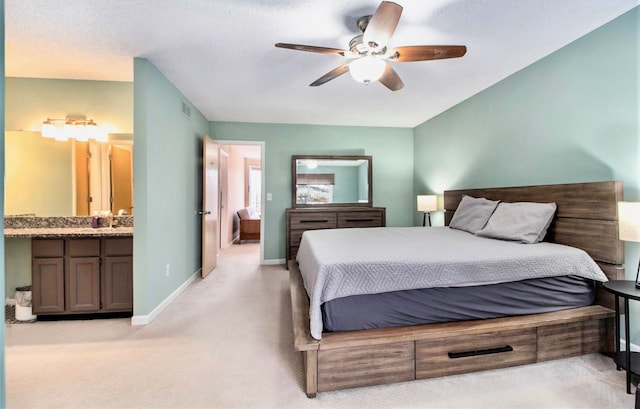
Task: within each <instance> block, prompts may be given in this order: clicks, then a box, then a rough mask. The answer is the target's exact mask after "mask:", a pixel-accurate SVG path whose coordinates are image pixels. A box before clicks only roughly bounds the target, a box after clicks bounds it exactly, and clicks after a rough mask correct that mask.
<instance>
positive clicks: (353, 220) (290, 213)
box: [286, 206, 386, 263]
mask: <svg viewBox="0 0 640 409" xmlns="http://www.w3.org/2000/svg"><path fill="white" fill-rule="evenodd" d="M286 219H287V220H286V223H287V227H286V229H287V230H286V236H287V243H286V245H287V263H288V262H289V260H295V259H296V254H298V247H299V246H300V240H301V239H302V233H304V232H305V231H306V230H317V229H343V228H349V227H384V226H385V225H386V213H385V208H384V207H355V206H354V207H348V206H345V207H325V208H318V207H314V208H295V209H294V208H291V209H287V211H286Z"/></svg>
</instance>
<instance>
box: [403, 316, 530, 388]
mask: <svg viewBox="0 0 640 409" xmlns="http://www.w3.org/2000/svg"><path fill="white" fill-rule="evenodd" d="M536 353H537V351H536V330H535V329H534V328H531V329H524V330H514V331H503V332H493V333H487V334H479V335H469V336H462V337H455V338H442V339H434V340H426V341H416V379H424V378H434V377H438V376H444V375H455V374H461V373H467V372H474V371H480V370H487V369H496V368H505V367H508V366H516V365H523V364H528V363H533V362H536Z"/></svg>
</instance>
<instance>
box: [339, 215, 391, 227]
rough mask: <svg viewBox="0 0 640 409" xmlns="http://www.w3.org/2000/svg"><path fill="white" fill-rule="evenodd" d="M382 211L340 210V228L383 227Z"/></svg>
mask: <svg viewBox="0 0 640 409" xmlns="http://www.w3.org/2000/svg"><path fill="white" fill-rule="evenodd" d="M382 225H383V224H382V212H377V211H365V212H338V228H339V229H342V228H347V227H382Z"/></svg>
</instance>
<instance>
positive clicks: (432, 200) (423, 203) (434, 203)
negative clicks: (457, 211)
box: [418, 195, 438, 226]
mask: <svg viewBox="0 0 640 409" xmlns="http://www.w3.org/2000/svg"><path fill="white" fill-rule="evenodd" d="M436 210H438V196H437V195H418V211H419V212H424V215H423V216H422V225H423V226H425V225H426V224H425V219H426V218H427V217H428V218H429V226H431V212H435V211H436Z"/></svg>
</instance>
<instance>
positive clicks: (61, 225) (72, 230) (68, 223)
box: [4, 215, 133, 238]
mask: <svg viewBox="0 0 640 409" xmlns="http://www.w3.org/2000/svg"><path fill="white" fill-rule="evenodd" d="M113 221H114V224H115V225H116V226H117V227H109V219H107V218H100V220H99V227H96V228H93V227H91V217H89V216H66V217H36V216H32V215H24V216H5V219H4V236H5V237H9V238H10V237H44V238H47V237H103V236H110V237H119V236H120V237H127V236H129V237H130V236H133V217H132V216H116V217H114V218H113Z"/></svg>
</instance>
